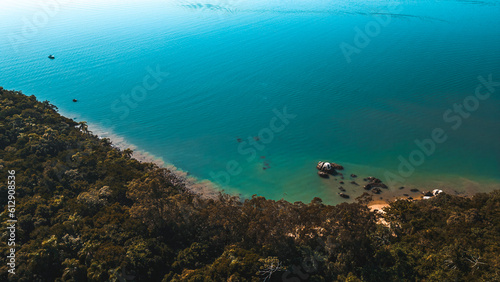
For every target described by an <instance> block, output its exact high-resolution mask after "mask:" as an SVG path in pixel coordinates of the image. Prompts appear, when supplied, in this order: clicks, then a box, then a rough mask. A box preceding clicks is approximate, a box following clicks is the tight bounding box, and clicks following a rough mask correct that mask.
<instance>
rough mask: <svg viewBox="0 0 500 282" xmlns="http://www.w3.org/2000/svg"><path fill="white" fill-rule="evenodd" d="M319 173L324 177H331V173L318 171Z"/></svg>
mask: <svg viewBox="0 0 500 282" xmlns="http://www.w3.org/2000/svg"><path fill="white" fill-rule="evenodd" d="M318 175H319V176H320V177H323V178H330V175H328V173H326V172H324V171H318Z"/></svg>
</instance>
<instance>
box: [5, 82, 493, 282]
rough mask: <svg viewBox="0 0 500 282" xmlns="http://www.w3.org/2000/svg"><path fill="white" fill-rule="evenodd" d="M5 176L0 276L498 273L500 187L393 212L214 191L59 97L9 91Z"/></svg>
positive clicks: (315, 277) (258, 277) (435, 276)
mask: <svg viewBox="0 0 500 282" xmlns="http://www.w3.org/2000/svg"><path fill="white" fill-rule="evenodd" d="M12 171H15V216H16V219H17V223H16V231H15V232H16V233H15V238H16V241H15V246H9V245H8V244H7V242H8V238H9V232H7V231H6V229H5V226H7V225H8V224H7V223H8V220H9V219H11V218H9V208H8V202H7V195H8V189H9V188H8V185H7V179H8V176H9V174H10V172H12ZM0 179H1V182H0V183H1V184H0V195H2V196H1V199H2V201H0V212H1V214H0V221H1V222H2V230H1V232H0V254H1V256H0V280H1V281H498V280H500V191H494V192H491V193H488V194H476V195H474V196H473V197H471V198H465V197H458V196H452V195H448V194H445V193H441V194H439V195H437V196H436V197H433V198H431V199H429V200H423V201H408V200H399V201H395V202H393V203H391V204H390V206H389V207H387V208H386V209H385V213H380V212H373V211H371V210H370V209H369V208H368V207H367V205H366V204H367V203H368V202H369V200H370V197H369V196H368V195H365V196H363V197H360V198H358V199H357V202H355V203H351V204H347V203H343V204H339V205H336V206H330V205H326V204H324V203H323V202H322V200H321V199H319V198H314V199H313V200H312V201H311V202H310V203H302V202H295V203H290V202H287V201H284V200H278V201H275V200H269V199H265V198H263V197H259V196H254V197H252V198H250V199H240V198H238V197H235V196H232V195H228V194H224V193H220V194H219V196H218V198H217V199H211V198H205V197H203V195H198V194H195V193H193V192H191V191H190V190H189V189H188V188H189V187H187V186H186V184H185V182H184V181H183V179H182V178H180V177H178V176H177V175H175V174H174V173H172V172H170V171H169V170H167V169H165V168H160V167H158V166H156V165H155V164H152V163H141V162H139V161H137V160H135V159H134V158H132V151H131V150H120V149H118V148H116V147H115V146H113V144H112V143H111V142H110V140H109V139H106V138H103V139H101V138H99V137H97V136H95V135H93V134H92V133H91V132H90V131H89V130H88V128H87V125H86V123H85V122H76V121H74V120H71V119H68V118H66V117H63V116H61V115H59V114H58V112H57V107H56V106H54V105H52V104H51V103H49V102H47V101H44V102H39V101H37V100H36V98H35V97H34V96H26V95H24V94H22V93H21V92H17V91H8V90H5V89H3V88H0ZM9 185H10V184H9ZM11 248H15V256H16V259H15V261H16V265H15V274H12V273H9V272H8V270H9V269H10V267H9V266H8V258H7V254H9V253H10V249H11Z"/></svg>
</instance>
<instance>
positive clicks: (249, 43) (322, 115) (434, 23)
mask: <svg viewBox="0 0 500 282" xmlns="http://www.w3.org/2000/svg"><path fill="white" fill-rule="evenodd" d="M62 2H63V1H60V2H59V3H61V4H58V6H57V7H56V6H54V7H52V8H51V7H50V6H49V7H48V8H47V7H45V9H44V8H43V7H42V6H40V4H39V3H38V2H37V1H31V0H30V1H28V0H26V1H23V0H17V1H13V0H7V1H3V2H2V11H1V12H0V22H1V23H2V24H1V25H0V37H1V38H3V40H2V41H0V55H1V59H0V86H3V87H4V88H6V89H16V90H22V91H23V92H24V93H26V94H28V95H32V94H33V95H35V96H37V98H38V99H40V100H49V101H51V102H52V103H53V104H55V105H57V106H58V107H59V108H60V109H61V112H62V113H67V115H69V116H68V117H70V118H77V120H78V121H81V120H85V121H88V122H89V123H90V124H92V125H93V127H91V129H92V128H95V130H94V131H99V134H100V135H104V136H105V137H113V138H114V140H115V141H118V138H117V136H120V138H123V139H122V146H125V147H126V146H127V144H134V145H135V146H137V148H138V149H140V150H143V151H145V152H148V153H149V154H151V156H153V157H152V159H161V160H162V161H164V162H165V163H167V164H173V165H175V166H176V167H178V168H180V169H182V171H185V172H188V173H189V175H190V176H193V177H196V178H197V179H199V180H207V179H208V180H211V181H213V182H214V183H215V184H216V185H219V188H221V189H224V190H225V191H227V192H230V193H234V194H241V195H243V196H245V197H250V196H251V195H253V194H258V195H262V196H265V197H268V198H272V199H276V200H278V199H281V198H284V199H287V200H290V201H304V202H309V201H310V200H311V199H312V198H313V197H321V198H322V199H323V200H324V201H325V202H327V203H330V204H335V203H339V202H341V201H344V199H342V198H340V197H339V195H338V192H339V190H338V189H337V188H338V187H339V186H341V184H340V183H339V181H341V179H340V178H339V177H337V180H335V178H334V177H331V178H330V179H321V178H319V177H318V176H317V174H316V168H315V166H316V163H317V162H318V161H319V160H330V161H334V162H336V163H340V164H342V165H344V167H345V168H346V171H345V173H344V174H345V176H346V177H345V180H344V181H345V182H346V183H347V184H345V185H344V188H346V190H347V192H348V194H350V195H351V199H352V198H354V197H355V196H357V195H360V194H361V193H362V192H364V190H363V189H362V188H361V186H356V185H355V184H350V183H349V182H350V181H352V180H355V181H356V182H357V183H358V184H360V185H362V184H363V180H362V178H364V177H367V176H375V177H378V178H381V179H382V180H384V181H385V182H386V183H387V182H390V179H387V175H391V174H392V175H396V176H398V177H400V179H399V181H396V182H394V184H393V185H391V187H390V188H391V190H394V191H396V193H399V189H398V187H399V186H405V189H410V188H411V187H419V188H421V189H433V188H440V189H444V190H448V191H450V192H453V193H454V191H457V193H474V192H478V191H484V192H487V191H490V190H492V189H495V188H499V187H500V185H499V183H500V130H499V127H500V110H499V109H500V87H499V86H496V87H497V89H494V88H493V91H494V92H492V94H491V95H490V96H489V97H487V98H484V99H476V100H474V99H472V98H469V97H471V95H472V96H474V95H475V91H476V89H477V88H478V86H480V85H483V84H482V82H481V79H479V78H478V77H480V76H481V77H483V78H484V79H485V80H489V78H488V77H489V76H490V75H491V77H492V78H491V79H492V80H493V81H500V53H499V52H498V50H500V37H499V36H498V31H499V30H500V20H498V19H499V18H500V3H498V2H497V1H454V0H449V1H401V2H398V1H361V0H360V1H308V2H303V1H238V0H232V1H230V0H228V1H223V0H216V1H212V2H210V1H205V2H200V1H185V0H179V1H156V0H155V1H135V0H130V1H75V2H69V1H65V2H68V3H62ZM47 9H48V10H47ZM44 14H45V17H44V16H43V15H44ZM30 24H31V26H30ZM359 31H361V32H362V33H363V35H360V33H359ZM363 38H364V39H365V40H364V41H363ZM360 42H361V43H363V44H356V43H360ZM342 46H343V47H342ZM346 46H350V47H346ZM351 47H352V48H354V49H345V48H351ZM346 50H347V51H346ZM349 50H350V51H352V52H351V53H350V52H349ZM353 50H354V51H353ZM346 52H347V53H346ZM49 54H54V56H55V59H54V60H49V59H48V58H47V56H48V55H49ZM346 54H347V55H346ZM145 81H146V82H145ZM483 81H484V80H483ZM141 87H142V88H141ZM487 89H488V88H486V87H483V88H481V93H483V94H484V93H487V92H486V90H487ZM72 99H77V100H78V102H76V103H74V102H72ZM471 99H472V100H471ZM464 101H465V102H467V103H469V104H466V105H465V106H464V109H465V111H466V112H465V113H463V114H459V113H456V111H455V108H454V104H463V103H464ZM475 101H477V103H476V102H475ZM467 109H473V110H467ZM449 110H450V111H451V113H449ZM70 113H71V114H70ZM286 113H288V118H286V116H287V115H286ZM447 113H448V114H447ZM443 115H445V116H447V118H444V117H443ZM436 128H438V129H441V130H442V131H441V132H442V135H443V136H446V140H445V141H444V142H441V143H438V142H434V141H433V146H431V147H432V148H433V149H432V150H430V151H432V152H431V153H429V154H425V152H424V151H423V149H422V148H420V147H419V146H418V145H417V144H418V143H421V141H423V140H426V139H432V134H433V131H434V130H435V129H436ZM97 129H99V130H97ZM256 137H257V138H256ZM256 139H258V140H256ZM252 144H253V145H252ZM427 144H429V143H427ZM429 148H430V147H429ZM400 156H401V157H400ZM419 157H420V159H419ZM411 158H413V161H411ZM401 159H404V160H405V161H408V162H410V165H412V167H413V169H410V170H411V173H409V172H408V173H405V171H404V170H403V173H401V169H400V165H401V162H402V161H401ZM388 172H390V173H391V174H388ZM351 173H354V174H356V175H358V178H356V179H350V177H348V176H349V175H350V174H351ZM402 174H403V176H402ZM384 193H386V194H387V192H384ZM384 193H382V194H381V196H384Z"/></svg>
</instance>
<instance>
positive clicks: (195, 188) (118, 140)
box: [61, 113, 220, 199]
mask: <svg viewBox="0 0 500 282" xmlns="http://www.w3.org/2000/svg"><path fill="white" fill-rule="evenodd" d="M61 115H64V116H68V115H65V114H63V113H61ZM70 116H71V115H70ZM73 116H74V115H73ZM87 125H88V129H89V130H90V131H91V132H92V134H94V135H97V136H98V137H99V138H108V139H109V140H110V141H111V143H112V145H113V146H115V147H117V148H119V149H120V150H125V149H131V150H132V151H133V153H132V157H133V158H134V159H136V160H138V161H139V162H148V163H153V164H156V165H157V166H158V167H161V168H166V169H168V170H169V171H170V172H171V173H173V174H175V175H176V176H177V177H178V178H179V179H182V181H183V183H184V184H185V186H186V188H187V189H188V190H189V191H191V192H193V193H195V194H198V195H200V196H201V197H203V198H211V199H215V198H217V197H218V196H219V194H220V190H219V189H218V188H217V187H216V186H215V185H214V183H212V182H211V181H209V180H201V181H200V180H199V179H197V178H195V177H193V176H189V175H188V172H186V171H183V170H181V169H179V168H177V167H176V166H174V165H173V164H168V163H166V162H165V161H164V160H163V158H161V157H157V156H155V155H153V154H151V153H149V152H147V151H144V150H141V149H139V148H138V147H137V146H136V145H134V144H131V143H129V142H127V141H126V140H125V138H124V137H122V136H119V135H117V134H115V133H113V132H111V131H108V130H105V129H103V128H101V127H100V126H98V125H96V124H93V123H87Z"/></svg>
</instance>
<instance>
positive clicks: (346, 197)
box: [339, 193, 349, 199]
mask: <svg viewBox="0 0 500 282" xmlns="http://www.w3.org/2000/svg"><path fill="white" fill-rule="evenodd" d="M339 195H340V197H342V198H344V199H349V195H347V194H344V193H339Z"/></svg>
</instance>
